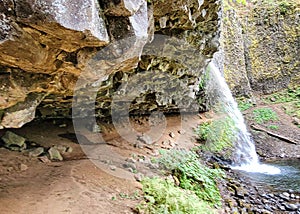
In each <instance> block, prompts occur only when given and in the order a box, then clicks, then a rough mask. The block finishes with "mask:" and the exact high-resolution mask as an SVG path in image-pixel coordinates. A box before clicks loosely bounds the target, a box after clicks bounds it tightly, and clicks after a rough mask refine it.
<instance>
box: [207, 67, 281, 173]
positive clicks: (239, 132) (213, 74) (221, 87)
mask: <svg viewBox="0 0 300 214" xmlns="http://www.w3.org/2000/svg"><path fill="white" fill-rule="evenodd" d="M208 72H209V73H208V81H207V83H206V93H207V96H208V102H209V105H210V107H211V108H212V109H213V110H214V112H216V113H217V114H219V115H220V116H222V117H225V116H227V117H229V118H231V119H232V120H233V126H234V127H231V128H232V130H233V132H234V135H235V136H234V137H235V142H232V143H233V146H234V149H235V151H234V152H233V154H232V156H233V157H231V159H232V162H233V163H232V168H233V169H238V170H244V171H248V172H249V171H250V172H260V173H268V174H278V173H280V170H279V169H277V168H275V167H273V166H269V165H266V164H261V163H260V162H259V158H258V155H257V154H256V150H255V144H254V142H253V141H252V139H251V135H250V133H249V132H248V130H247V126H246V124H245V121H244V118H243V115H242V113H241V111H240V110H239V108H238V105H237V103H236V101H235V100H234V98H233V96H232V94H231V91H230V89H229V87H228V85H227V83H226V81H225V79H224V77H223V76H222V74H221V72H220V70H219V69H218V68H217V67H216V66H215V64H214V63H213V62H210V64H209V65H208ZM220 128H222V127H220ZM223 128H224V127H223ZM227 128H228V127H227Z"/></svg>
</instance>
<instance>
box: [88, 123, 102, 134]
mask: <svg viewBox="0 0 300 214" xmlns="http://www.w3.org/2000/svg"><path fill="white" fill-rule="evenodd" d="M89 129H90V131H91V132H93V133H100V132H101V128H100V126H99V125H98V124H97V123H96V122H95V123H93V124H91V125H90V127H89Z"/></svg>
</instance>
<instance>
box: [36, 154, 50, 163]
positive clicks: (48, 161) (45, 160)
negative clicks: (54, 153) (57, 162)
mask: <svg viewBox="0 0 300 214" xmlns="http://www.w3.org/2000/svg"><path fill="white" fill-rule="evenodd" d="M38 159H39V160H40V161H42V162H43V163H51V161H50V160H49V158H48V157H47V156H46V155H45V156H42V157H38Z"/></svg>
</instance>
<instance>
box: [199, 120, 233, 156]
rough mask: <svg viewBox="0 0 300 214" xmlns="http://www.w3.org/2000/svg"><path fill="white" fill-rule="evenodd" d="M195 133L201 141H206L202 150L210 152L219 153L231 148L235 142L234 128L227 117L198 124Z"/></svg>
mask: <svg viewBox="0 0 300 214" xmlns="http://www.w3.org/2000/svg"><path fill="white" fill-rule="evenodd" d="M196 133H197V135H198V137H199V139H200V140H201V141H206V144H205V145H204V146H203V149H205V150H208V151H211V152H220V151H222V150H225V149H226V148H229V147H232V144H233V142H234V141H235V140H236V135H235V133H236V127H235V125H234V122H233V120H232V119H231V118H229V117H224V118H219V119H217V120H214V121H211V122H204V123H202V124H200V126H199V127H198V129H197V130H196Z"/></svg>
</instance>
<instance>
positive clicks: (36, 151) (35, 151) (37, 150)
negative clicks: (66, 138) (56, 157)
mask: <svg viewBox="0 0 300 214" xmlns="http://www.w3.org/2000/svg"><path fill="white" fill-rule="evenodd" d="M43 153H44V148H43V147H38V148H35V149H33V150H31V151H30V152H29V153H28V155H29V157H38V156H40V155H41V154H43Z"/></svg>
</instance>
